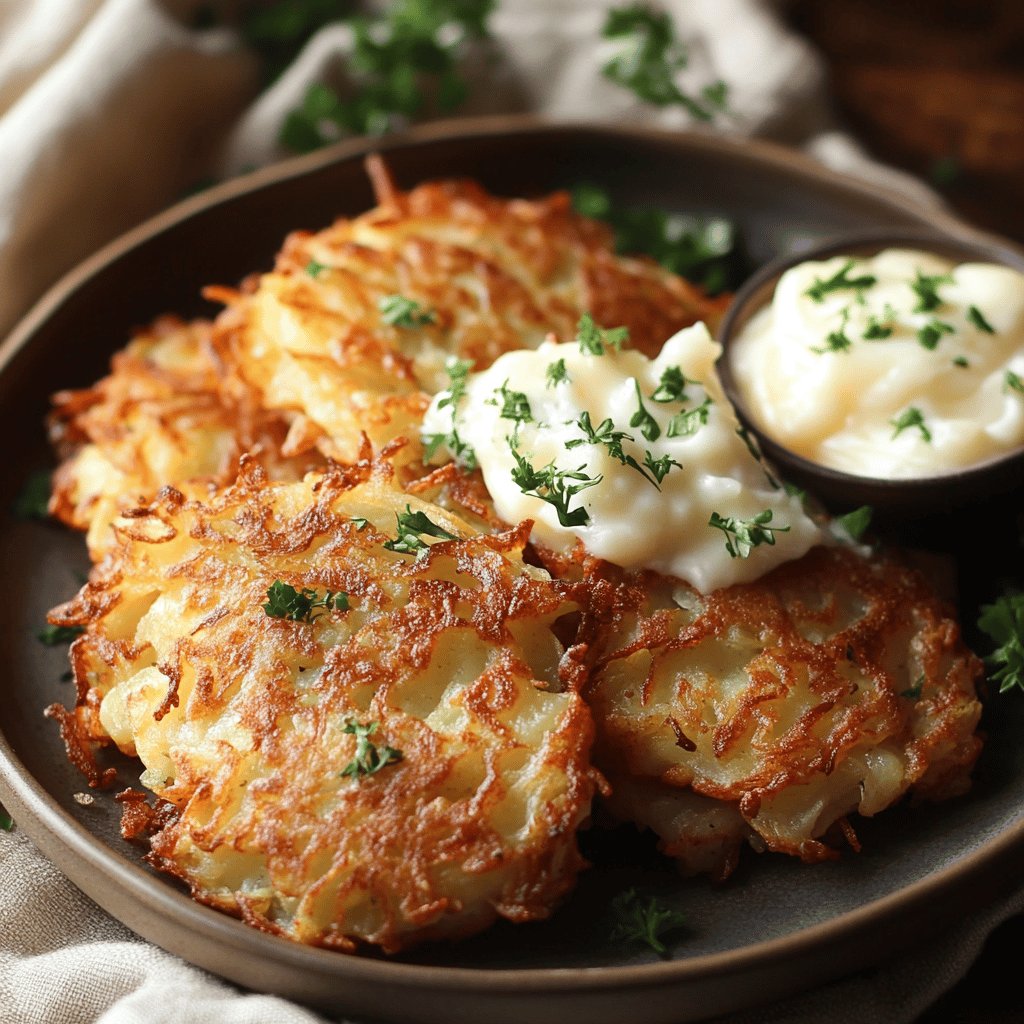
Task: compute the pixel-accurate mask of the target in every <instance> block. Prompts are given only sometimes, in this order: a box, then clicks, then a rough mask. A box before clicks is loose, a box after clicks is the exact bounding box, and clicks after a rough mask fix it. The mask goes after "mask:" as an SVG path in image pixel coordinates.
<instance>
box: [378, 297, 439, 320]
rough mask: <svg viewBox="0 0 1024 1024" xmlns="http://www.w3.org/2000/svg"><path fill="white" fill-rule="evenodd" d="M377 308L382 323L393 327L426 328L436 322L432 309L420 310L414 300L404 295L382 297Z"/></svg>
mask: <svg viewBox="0 0 1024 1024" xmlns="http://www.w3.org/2000/svg"><path fill="white" fill-rule="evenodd" d="M377 308H378V309H379V310H380V317H381V319H382V320H383V321H384V323H386V324H392V325H393V326H394V327H408V328H413V327H426V326H427V325H428V324H432V323H434V322H435V321H436V320H437V316H436V314H435V313H434V311H433V310H432V309H426V310H424V309H421V307H420V304H419V303H418V302H417V301H416V300H415V299H408V298H406V297H405V296H404V295H382V296H381V298H380V300H379V301H378V302H377Z"/></svg>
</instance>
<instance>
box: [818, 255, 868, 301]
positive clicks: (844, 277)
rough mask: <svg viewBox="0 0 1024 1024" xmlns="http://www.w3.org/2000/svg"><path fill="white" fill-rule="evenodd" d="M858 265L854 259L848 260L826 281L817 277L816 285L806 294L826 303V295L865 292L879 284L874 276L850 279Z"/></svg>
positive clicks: (864, 275)
mask: <svg viewBox="0 0 1024 1024" xmlns="http://www.w3.org/2000/svg"><path fill="white" fill-rule="evenodd" d="M856 265H857V261H856V260H854V259H849V260H847V261H846V262H845V263H844V264H843V265H842V266H841V267H840V268H839V269H838V270H837V271H836V272H835V273H834V274H833V275H832V276H831V277H826V278H824V279H822V278H820V277H816V278H815V279H814V283H813V284H812V285H811V287H810V288H808V289H807V291H806V292H805V293H804V294H805V295H808V296H810V297H811V298H812V299H813V300H814V301H815V302H824V301H825V296H826V295H831V294H832V293H833V292H837V291H850V290H852V291H857V292H860V291H863V290H864V289H865V288H870V287H871V286H872V285H874V284H876V283H877V282H878V278H877V277H875V275H874V274H861V276H860V277H850V272H851V271H852V270H853V268H854V267H855V266H856Z"/></svg>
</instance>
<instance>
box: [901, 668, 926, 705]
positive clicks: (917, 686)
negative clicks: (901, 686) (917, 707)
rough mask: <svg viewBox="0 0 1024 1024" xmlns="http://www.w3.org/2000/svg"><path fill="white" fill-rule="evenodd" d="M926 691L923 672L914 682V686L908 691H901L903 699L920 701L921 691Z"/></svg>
mask: <svg viewBox="0 0 1024 1024" xmlns="http://www.w3.org/2000/svg"><path fill="white" fill-rule="evenodd" d="M923 689H924V673H923V672H922V673H921V675H919V676H918V677H917V679H916V681H915V682H914V685H913V686H911V687H908V688H907V689H906V690H901V691H900V696H901V697H906V698H907V700H915V701H916V700H920V699H921V691H922V690H923Z"/></svg>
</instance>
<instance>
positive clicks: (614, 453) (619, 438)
mask: <svg viewBox="0 0 1024 1024" xmlns="http://www.w3.org/2000/svg"><path fill="white" fill-rule="evenodd" d="M570 422H571V421H570ZM576 426H577V427H579V428H580V430H582V431H583V435H584V436H583V437H574V438H573V439H572V440H570V441H566V442H565V447H566V448H567V449H570V450H571V449H573V448H579V446H580V445H582V444H594V445H603V446H604V447H605V448H606V449H607V450H608V454H609V455H610V456H611V457H612V458H613V459H615V460H616V461H617V462H619V463H620V464H621V465H623V466H630V467H631V468H632V469H635V470H636V471H637V472H638V473H639V474H640V475H641V476H642V477H643V478H644V479H645V480H647V481H648V483H651V484H653V485H654V486H655V487H657V486H658V485H659V484H660V483H661V481H662V479H663V478H664V476H665V474H664V473H663V474H662V475H661V477H651V476H648V474H647V472H646V470H645V469H644V467H643V466H641V465H640V463H639V462H637V461H636V459H634V458H633V456H632V455H627V454H626V453H625V451H623V448H622V442H623V441H631V442H633V443H634V444H635V443H636V438H635V437H633V435H632V434H630V433H628V432H627V431H625V430H616V429H615V424H614V423H613V422H612V421H611V419H606V420H602V421H601V422H600V423H599V424H598V425H597V426H596V427H595V426H594V425H593V423H592V422H591V419H590V413H589V412H588V411H587V410H586V409H584V410H583V412H582V413H580V417H579V419H578V420H576ZM646 455H647V458H648V459H652V458H653V456H652V455H651V453H650V452H647V453H646ZM676 465H677V466H678V465H679V463H676ZM667 472H668V470H667V469H666V470H665V473H667Z"/></svg>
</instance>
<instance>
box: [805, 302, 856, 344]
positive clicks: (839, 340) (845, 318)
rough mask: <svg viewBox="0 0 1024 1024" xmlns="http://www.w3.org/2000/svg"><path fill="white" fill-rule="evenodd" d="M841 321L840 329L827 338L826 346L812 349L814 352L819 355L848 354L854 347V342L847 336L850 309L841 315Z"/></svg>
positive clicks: (830, 333) (831, 332)
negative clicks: (827, 353)
mask: <svg viewBox="0 0 1024 1024" xmlns="http://www.w3.org/2000/svg"><path fill="white" fill-rule="evenodd" d="M841 320H842V322H841V323H840V325H839V327H838V328H837V329H836V330H834V331H830V332H829V334H828V336H827V337H826V338H825V344H824V345H823V346H822V347H821V348H815V347H814V346H812V347H811V351H812V352H817V353H818V355H824V354H825V353H826V352H846V351H848V350H849V349H850V347H851V346H852V345H853V342H852V341H850V339H849V338H848V337H847V335H846V325H847V324H848V323H849V322H850V309H849V307H847V308H846V309H844V310H843V312H842V314H841Z"/></svg>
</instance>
